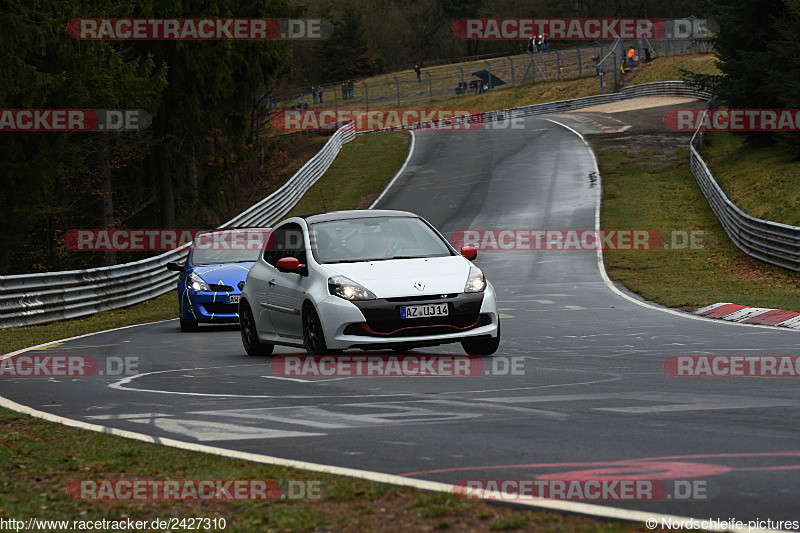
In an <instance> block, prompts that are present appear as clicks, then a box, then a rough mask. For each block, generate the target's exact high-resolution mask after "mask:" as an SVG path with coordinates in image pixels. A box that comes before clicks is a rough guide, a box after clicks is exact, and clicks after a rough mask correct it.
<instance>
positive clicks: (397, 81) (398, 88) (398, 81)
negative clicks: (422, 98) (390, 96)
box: [392, 76, 400, 107]
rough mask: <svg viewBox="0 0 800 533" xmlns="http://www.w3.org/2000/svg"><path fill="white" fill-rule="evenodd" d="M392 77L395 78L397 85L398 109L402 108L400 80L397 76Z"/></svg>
mask: <svg viewBox="0 0 800 533" xmlns="http://www.w3.org/2000/svg"><path fill="white" fill-rule="evenodd" d="M392 77H393V78H394V82H395V84H396V85H397V107H400V80H398V79H397V77H396V76H392Z"/></svg>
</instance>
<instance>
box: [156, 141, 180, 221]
mask: <svg viewBox="0 0 800 533" xmlns="http://www.w3.org/2000/svg"><path fill="white" fill-rule="evenodd" d="M157 152H158V157H157V158H156V165H157V169H156V170H157V172H158V208H159V212H160V213H161V220H160V222H161V227H162V228H167V229H171V228H174V227H175V195H174V192H173V190H172V173H171V172H170V154H169V149H168V148H167V147H166V146H164V145H163V144H162V145H161V146H159V147H158V148H157Z"/></svg>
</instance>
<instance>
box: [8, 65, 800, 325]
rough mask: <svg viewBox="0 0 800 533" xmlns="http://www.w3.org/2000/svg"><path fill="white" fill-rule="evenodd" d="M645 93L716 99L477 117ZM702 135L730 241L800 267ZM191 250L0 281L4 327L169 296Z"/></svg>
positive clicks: (653, 87)
mask: <svg viewBox="0 0 800 533" xmlns="http://www.w3.org/2000/svg"><path fill="white" fill-rule="evenodd" d="M644 96H687V97H693V98H703V99H708V98H710V94H708V93H706V92H703V91H699V90H697V89H695V88H693V87H691V86H689V85H688V84H685V83H683V82H680V81H667V82H654V83H646V84H641V85H634V86H631V87H626V88H624V89H622V90H620V91H619V92H616V93H612V94H604V95H597V96H588V97H585V98H576V99H573V100H562V101H559V102H550V103H546V104H536V105H531V106H524V107H519V108H513V109H504V110H499V111H489V112H486V113H481V114H480V115H479V116H478V115H475V116H473V117H472V118H473V120H480V121H482V122H489V121H495V120H507V119H510V118H516V117H524V116H531V115H540V114H549V113H561V112H565V111H573V110H576V109H582V108H586V107H591V106H595V105H600V104H607V103H613V102H619V101H623V100H628V99H631V98H640V97H644ZM450 120H452V119H450ZM464 120H469V118H468V119H464ZM445 122H446V121H440V122H439V123H425V124H418V125H414V126H411V127H403V128H387V129H385V130H375V131H388V130H394V129H419V128H420V127H433V128H435V127H440V126H443V125H445ZM361 133H371V132H361ZM354 138H355V125H354V124H353V123H352V122H350V123H348V124H346V125H345V126H343V127H341V128H340V129H338V130H337V131H336V133H334V134H333V135H332V136H331V139H330V140H329V141H328V142H327V143H326V144H325V146H323V148H322V149H321V150H320V151H319V153H317V154H316V155H315V156H314V157H312V158H311V159H310V160H309V161H308V162H307V163H306V164H305V165H303V167H302V168H301V169H300V170H299V171H298V172H297V173H296V174H295V175H294V176H293V177H292V178H290V179H289V181H287V182H286V183H285V184H284V185H283V186H282V187H281V188H280V189H278V190H277V191H275V192H274V193H272V194H271V195H269V196H268V197H266V198H264V199H263V200H262V201H260V202H259V203H257V204H255V205H254V206H252V207H250V208H249V209H247V210H246V211H244V212H243V213H241V214H240V215H238V216H236V217H234V218H232V219H231V220H229V221H227V222H226V223H225V224H223V225H222V226H220V227H222V228H225V227H237V226H238V227H247V226H269V225H271V224H274V223H275V222H277V221H279V220H280V219H281V218H283V217H284V216H285V215H286V214H287V213H288V212H289V211H290V210H291V209H292V208H293V207H294V206H295V205H296V204H297V202H298V201H299V200H300V198H301V197H302V196H303V194H304V193H305V192H306V191H307V190H308V189H309V188H311V186H312V185H313V184H314V183H315V182H316V181H317V180H318V179H319V178H320V177H322V175H323V174H324V173H325V171H326V170H327V169H328V167H329V166H330V165H331V163H332V162H333V160H334V159H335V158H336V155H337V154H338V153H339V150H340V149H341V147H342V145H343V144H345V143H347V142H349V141H351V140H353V139H354ZM697 138H698V135H697V133H696V134H695V136H694V137H693V138H692V146H691V164H692V171H693V172H694V174H695V177H696V178H697V180H698V183H699V184H700V187H701V188H702V189H703V193H704V194H705V195H706V197H707V198H709V203H710V204H711V207H712V209H713V210H714V212H715V213H716V214H717V216H718V217H719V218H720V220H721V221H722V223H723V226H724V227H725V230H726V231H727V232H728V234H729V235H730V236H731V239H732V240H733V241H734V242H735V243H736V245H737V246H738V247H739V248H741V249H742V250H743V251H744V252H745V253H748V254H750V255H752V256H753V257H756V258H758V259H761V260H763V261H766V262H770V263H772V264H776V265H779V266H783V267H785V268H789V269H792V270H800V228H796V227H792V226H786V225H784V224H777V223H774V222H769V221H765V220H759V219H756V218H753V217H750V216H749V215H747V214H745V213H743V212H742V211H741V210H740V209H739V208H738V207H736V205H734V204H733V203H732V202H731V201H730V200H729V199H728V198H727V197H726V196H725V194H724V193H723V192H722V190H721V189H720V188H719V185H717V183H716V181H714V178H713V176H712V175H711V173H710V172H709V171H708V168H707V167H706V165H705V163H704V162H703V160H702V158H701V157H700V155H699V152H698V151H697V150H696V148H695V144H696V139H697ZM185 253H186V250H185V249H183V248H182V249H177V250H172V251H169V252H166V253H164V254H161V255H158V256H155V257H151V258H148V259H143V260H140V261H136V262H132V263H124V264H120V265H114V266H108V267H100V268H92V269H86V270H72V271H64V272H48V273H44V274H22V275H13V276H0V329H5V328H10V327H18V326H30V325H36V324H46V323H49V322H55V321H58V320H65V319H71V318H78V317H84V316H89V315H92V314H94V313H97V312H99V311H106V310H109V309H119V308H122V307H127V306H130V305H134V304H137V303H141V302H143V301H145V300H148V299H150V298H154V297H156V296H159V295H161V294H164V293H166V292H169V291H170V290H172V289H174V287H175V283H176V280H177V274H175V273H173V272H169V271H167V270H166V268H165V266H166V264H167V263H168V262H169V261H174V260H176V259H179V258H181V257H183V255H184V254H185Z"/></svg>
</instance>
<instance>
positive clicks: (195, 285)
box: [186, 272, 211, 292]
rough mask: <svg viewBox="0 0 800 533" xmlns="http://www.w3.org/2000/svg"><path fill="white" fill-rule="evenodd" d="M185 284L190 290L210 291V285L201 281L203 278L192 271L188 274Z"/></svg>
mask: <svg viewBox="0 0 800 533" xmlns="http://www.w3.org/2000/svg"><path fill="white" fill-rule="evenodd" d="M186 285H187V286H188V287H189V290H190V291H198V292H211V287H209V286H208V283H206V282H205V281H203V278H201V277H200V276H198V275H197V274H195V273H194V272H192V273H191V274H189V278H188V279H187V280H186Z"/></svg>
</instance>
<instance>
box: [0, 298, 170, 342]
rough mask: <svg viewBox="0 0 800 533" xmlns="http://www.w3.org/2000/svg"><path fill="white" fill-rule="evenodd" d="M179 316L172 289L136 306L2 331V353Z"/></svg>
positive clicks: (0, 338) (0, 335)
mask: <svg viewBox="0 0 800 533" xmlns="http://www.w3.org/2000/svg"><path fill="white" fill-rule="evenodd" d="M177 316H178V304H177V298H176V296H175V294H173V293H172V292H170V293H168V294H165V295H163V296H159V297H158V298H154V299H153V300H148V301H146V302H144V303H142V304H139V305H136V306H133V307H128V308H125V309H116V310H114V311H103V312H102V313H97V314H96V315H93V316H90V317H87V318H78V319H74V320H65V321H62V322H54V323H52V324H45V325H43V326H30V327H25V328H12V329H6V330H3V332H2V334H0V353H8V352H11V351H14V350H19V349H20V348H24V347H26V346H33V345H35V344H42V343H45V342H50V341H55V340H58V339H64V338H67V337H74V336H77V335H83V334H84V333H92V332H94V331H103V330H105V329H112V328H118V327H122V326H130V325H132V324H143V323H145V322H155V321H157V320H166V319H168V318H177Z"/></svg>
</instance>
